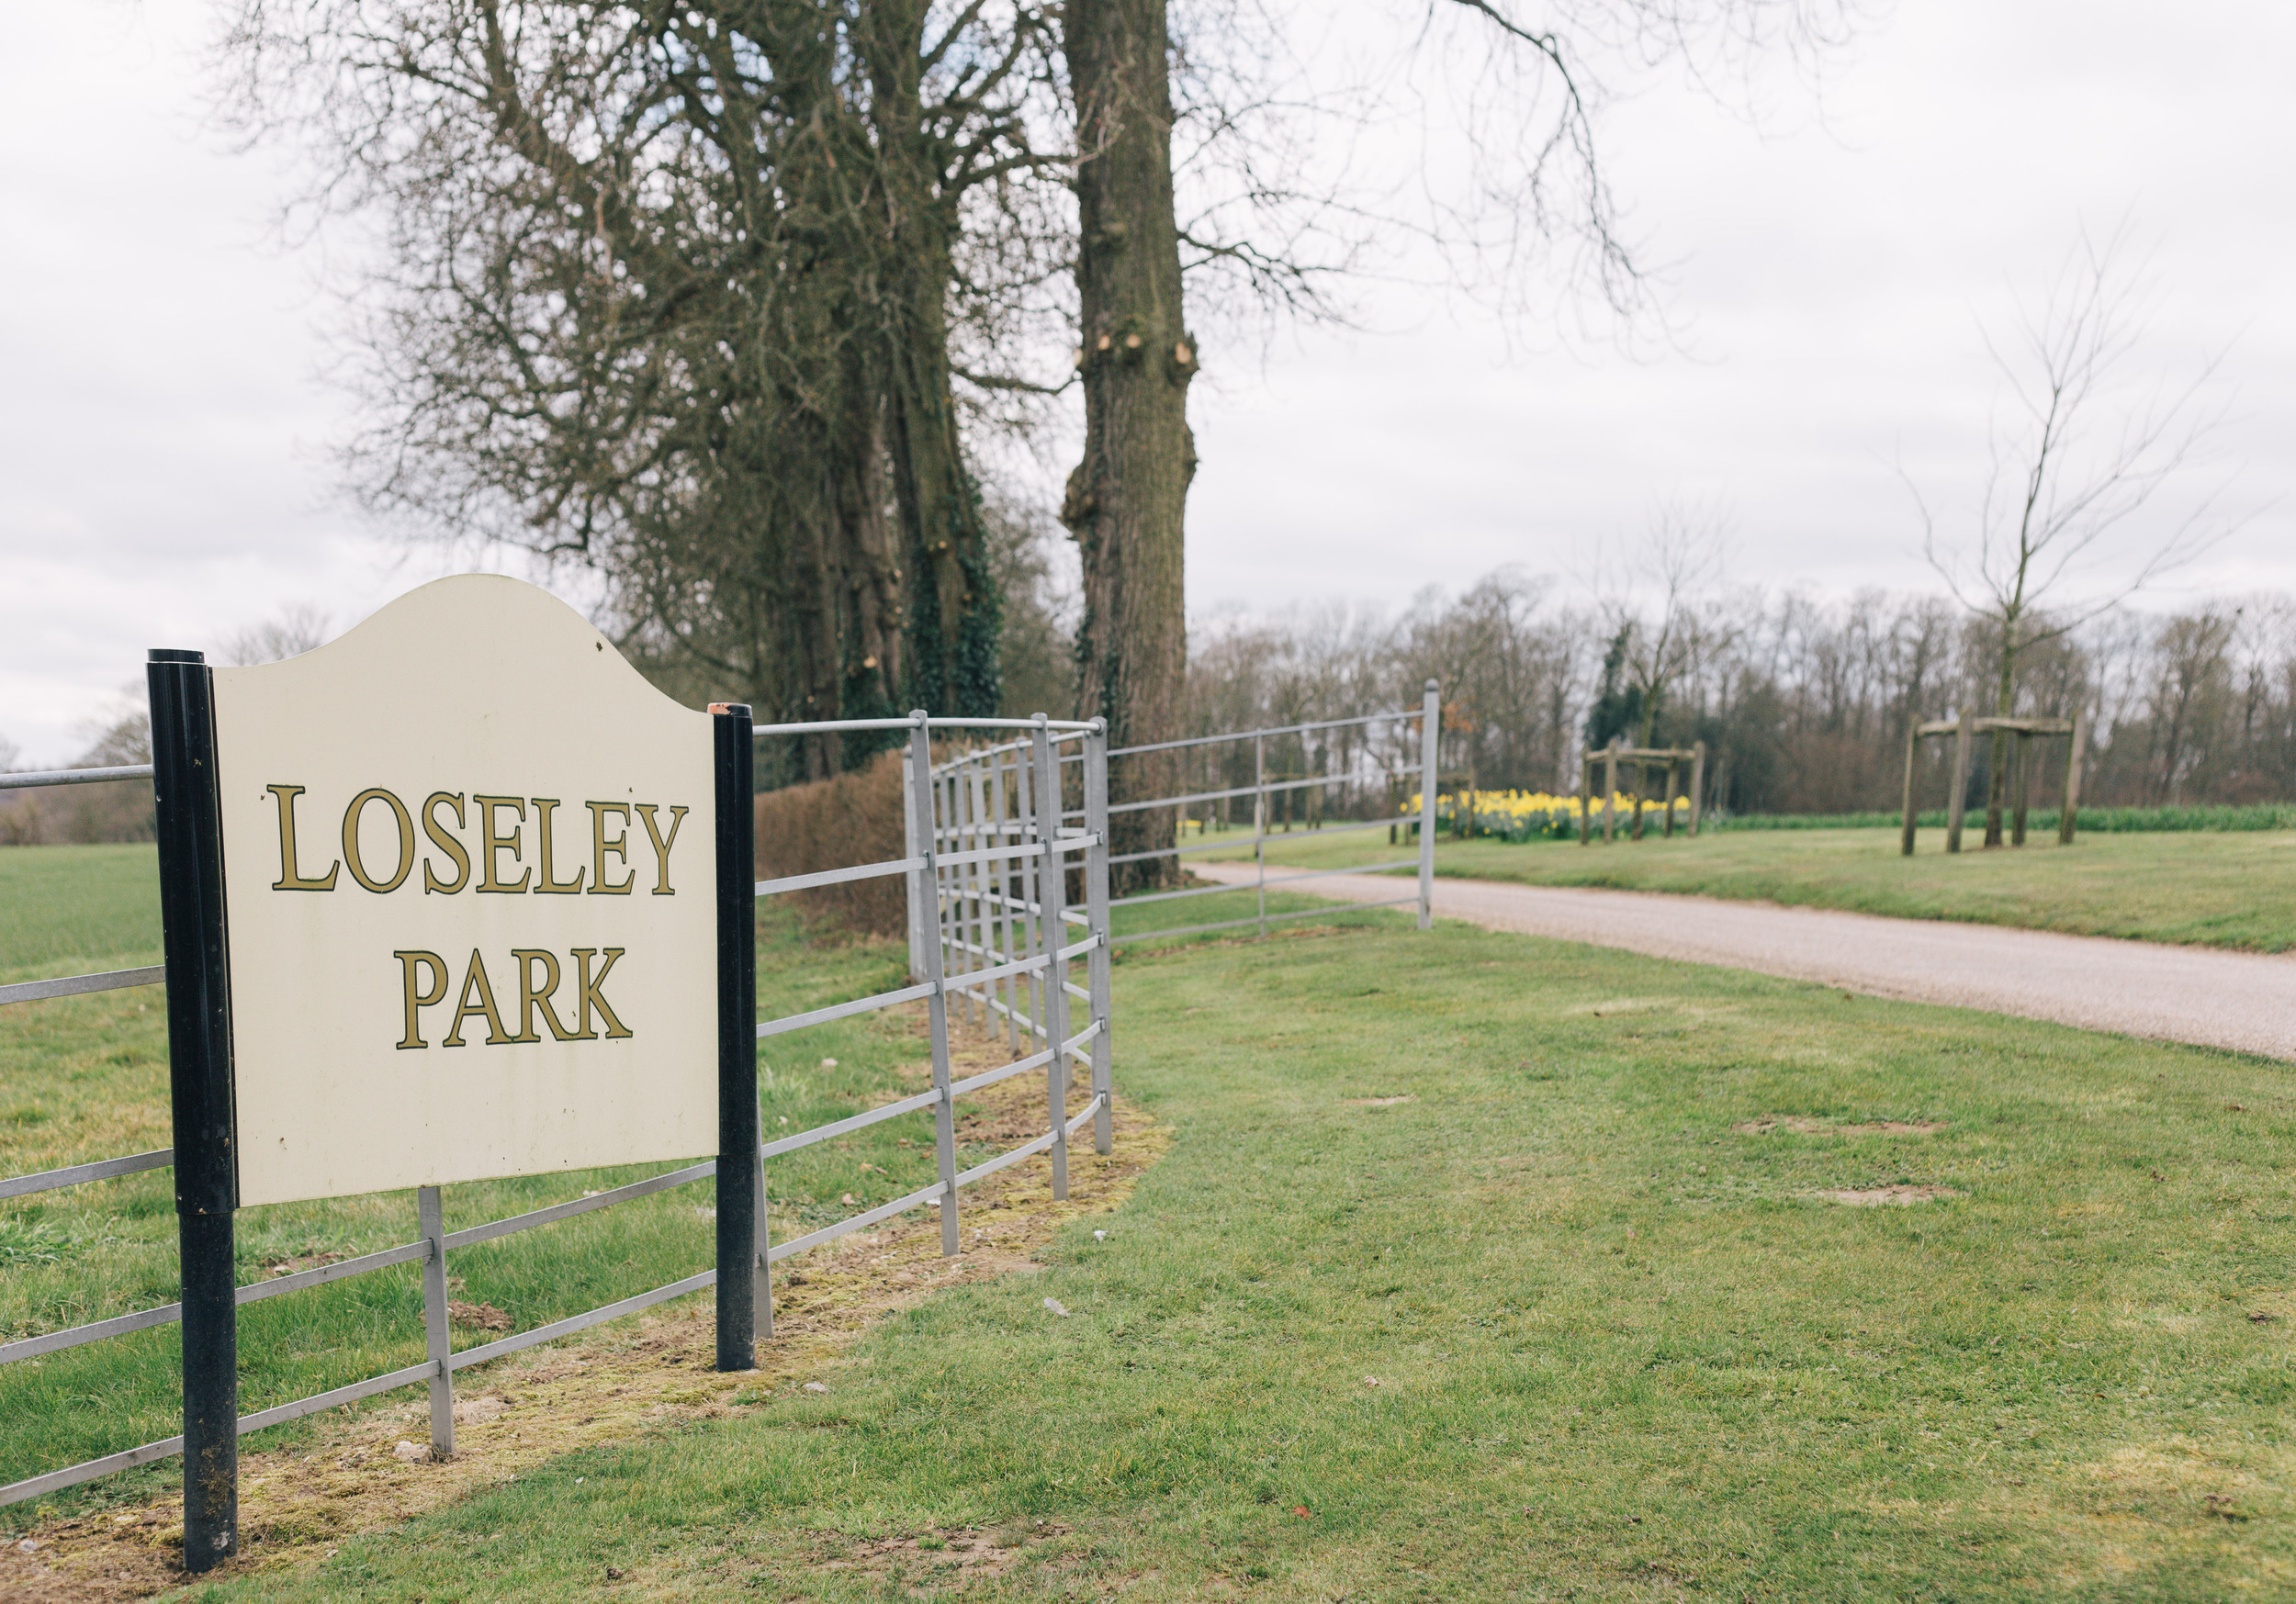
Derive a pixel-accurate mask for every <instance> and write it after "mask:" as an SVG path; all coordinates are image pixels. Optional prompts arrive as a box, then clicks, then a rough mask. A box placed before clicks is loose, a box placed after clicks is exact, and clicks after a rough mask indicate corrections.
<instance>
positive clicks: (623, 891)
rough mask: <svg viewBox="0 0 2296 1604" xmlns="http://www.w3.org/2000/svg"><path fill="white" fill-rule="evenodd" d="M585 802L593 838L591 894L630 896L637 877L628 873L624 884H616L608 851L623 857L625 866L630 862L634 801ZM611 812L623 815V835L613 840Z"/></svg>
mask: <svg viewBox="0 0 2296 1604" xmlns="http://www.w3.org/2000/svg"><path fill="white" fill-rule="evenodd" d="M582 805H583V806H584V807H587V808H588V809H590V839H591V847H592V856H591V866H592V873H591V877H590V894H591V896H593V897H626V896H628V895H629V894H630V887H631V886H632V885H634V884H636V881H637V876H636V875H635V874H625V875H624V876H623V877H622V883H621V884H620V885H615V884H614V883H613V882H612V881H609V880H607V879H606V854H607V853H609V852H611V853H613V855H614V856H615V857H616V858H620V859H622V862H623V865H624V867H625V868H626V867H627V866H628V864H629V861H630V804H629V803H628V802H585V803H583V804H582ZM608 813H620V814H621V815H622V834H621V835H619V836H615V837H613V839H612V840H611V841H610V840H608V839H607V838H606V815H607V814H608Z"/></svg>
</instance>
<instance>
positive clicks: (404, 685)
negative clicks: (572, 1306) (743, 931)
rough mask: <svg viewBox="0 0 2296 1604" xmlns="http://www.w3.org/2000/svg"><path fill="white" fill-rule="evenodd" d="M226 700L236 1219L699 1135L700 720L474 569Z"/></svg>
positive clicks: (221, 746) (630, 1156) (641, 1149)
mask: <svg viewBox="0 0 2296 1604" xmlns="http://www.w3.org/2000/svg"><path fill="white" fill-rule="evenodd" d="M214 695H215V723H216V757H217V788H218V791H219V798H220V802H221V819H222V833H223V876H224V891H225V896H224V901H225V908H226V914H227V919H228V925H229V943H230V966H231V996H232V1043H233V1064H234V1088H235V1099H236V1104H237V1127H238V1133H239V1154H238V1159H239V1187H240V1201H241V1203H242V1204H258V1203H278V1202H285V1201H287V1200H289V1199H294V1198H308V1197H327V1196H341V1195H349V1194H355V1193H364V1192H377V1191H383V1190H387V1189H390V1188H395V1187H404V1186H415V1185H442V1184H445V1183H453V1182H460V1181H469V1180H476V1179H479V1178H481V1177H486V1176H497V1175H512V1174H524V1173H532V1172H540V1171H548V1170H564V1169H578V1168H586V1167H589V1166H592V1165H601V1164H623V1163H635V1162H639V1161H648V1160H657V1159H671V1158H683V1157H688V1156H692V1155H696V1154H704V1153H709V1152H713V1151H715V1149H716V1146H717V1128H716V1118H717V1079H716V1077H717V1060H716V1054H717V1012H716V1011H717V970H716V944H715V938H716V925H715V918H716V906H715V873H716V866H715V856H714V853H715V845H714V843H715V834H716V818H715V801H714V795H715V793H714V789H713V787H714V780H713V768H712V746H711V741H712V736H711V720H710V716H709V715H708V714H707V713H703V712H694V711H692V710H691V709H689V708H684V707H681V706H679V705H678V704H677V703H675V702H673V701H670V699H669V698H667V697H665V696H663V695H662V694H661V693H660V692H659V691H658V690H655V689H654V688H653V687H652V686H651V685H649V684H648V683H647V681H646V680H645V679H643V678H642V677H641V676H640V675H639V674H638V673H637V671H636V669H634V668H632V667H630V666H629V664H627V663H626V662H625V661H624V660H623V658H622V656H621V655H620V654H619V653H617V652H616V651H615V650H614V648H613V645H612V644H611V643H610V642H608V641H607V640H606V638H605V637H604V636H603V635H602V634H599V633H598V631H597V630H596V629H594V628H592V627H591V624H590V623H589V622H588V621H587V620H585V619H583V618H582V617H581V615H580V614H579V613H577V612H575V611H573V610H572V609H570V608H568V606H566V605H565V604H564V603H563V602H561V601H559V600H557V599H556V598H554V597H552V596H551V595H549V594H548V593H547V592H546V591H543V590H540V589H535V587H534V586H531V585H527V584H523V583H522V582H520V581H518V580H516V579H510V578H499V577H494V576H484V575H471V576H466V577H463V578H451V579H441V580H439V581H437V582H436V583H434V584H431V585H426V586H424V587H423V588H422V589H419V590H416V591H413V592H412V593H411V594H409V595H407V596H405V597H403V598H401V599H400V600H397V601H394V602H392V603H391V604H390V605H389V606H388V607H386V608H384V609H383V610H382V611H379V612H377V613H376V614H375V615H374V616H373V617H372V618H370V619H368V620H367V621H366V623H362V624H360V625H359V626H358V627H357V628H355V629H354V630H352V631H351V632H350V633H349V634H346V635H344V636H343V637H342V638H341V639H340V640H337V641H335V642H333V643H332V644H331V645H325V646H321V647H320V648H319V649H318V650H317V651H314V652H310V653H308V654H306V655H305V656H300V657H295V658H290V659H289V660H287V662H284V663H274V664H268V665H265V666H264V667H256V668H218V669H216V670H214Z"/></svg>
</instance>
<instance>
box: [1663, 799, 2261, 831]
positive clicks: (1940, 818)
mask: <svg viewBox="0 0 2296 1604" xmlns="http://www.w3.org/2000/svg"><path fill="white" fill-rule="evenodd" d="M1969 817H1970V819H1971V820H1972V821H1974V822H1975V825H1976V826H1977V827H1978V828H1980V829H1982V828H1983V827H1984V824H1985V814H1984V811H1983V810H1982V809H1977V810H1973V811H1972V812H1971V813H1970V815H1969ZM2062 817H2063V815H2062V814H2060V813H2058V811H2057V810H2056V809H2055V808H2053V807H2051V808H2035V809H2033V810H2032V813H2030V814H2029V815H2027V818H2026V821H2025V822H2026V826H2027V829H2028V832H2029V833H2031V832H2033V831H2041V830H2045V831H2047V832H2048V833H2049V834H2050V835H2052V836H2054V835H2055V834H2056V832H2057V824H2058V821H2059V820H2060V819H2061V818H2062ZM1904 818H1905V815H1904V814H1902V813H1886V812H1874V813H1733V814H1730V815H1728V816H1727V817H1717V816H1716V815H1715V814H1713V813H1708V814H1707V815H1706V820H1705V828H1707V829H1710V830H1847V829H1881V828H1884V827H1887V828H1889V829H1892V830H1895V829H1896V828H1897V827H1898V825H1899V824H1902V823H1903V822H1904ZM1917 822H1918V823H1919V824H1920V826H1921V828H1923V829H1925V830H1941V829H1943V828H1944V827H1945V822H1946V815H1945V810H1944V809H1943V808H1930V809H1927V810H1925V811H1924V812H1922V813H1920V814H1919V818H1918V820H1917ZM2078 823H2079V825H2080V828H2081V829H2082V830H2083V831H2084V832H2086V833H2088V834H2090V835H2107V836H2117V835H2122V834H2126V833H2129V832H2154V831H2162V830H2291V829H2296V806H2290V804H2288V803H2286V802H2259V803H2257V804H2255V805H2253V806H2248V807H2231V806H2224V807H2162V808H2083V809H2082V810H2081V816H2080V819H2079V821H2078Z"/></svg>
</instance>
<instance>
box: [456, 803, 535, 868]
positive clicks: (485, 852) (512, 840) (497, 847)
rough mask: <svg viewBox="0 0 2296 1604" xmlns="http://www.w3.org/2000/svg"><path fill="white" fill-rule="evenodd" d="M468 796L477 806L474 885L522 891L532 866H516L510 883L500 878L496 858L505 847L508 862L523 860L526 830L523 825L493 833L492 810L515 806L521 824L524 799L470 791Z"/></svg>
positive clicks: (523, 812) (523, 816) (523, 813)
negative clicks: (513, 881)
mask: <svg viewBox="0 0 2296 1604" xmlns="http://www.w3.org/2000/svg"><path fill="white" fill-rule="evenodd" d="M470 800H471V802H472V803H473V804H475V805H476V806H477V808H478V874H479V880H478V889H479V890H480V891H482V892H523V891H524V890H525V889H526V881H528V880H529V879H531V878H532V877H533V875H534V870H533V869H520V870H519V871H518V883H517V884H516V885H512V884H510V883H509V882H507V881H504V880H503V879H502V877H501V869H500V866H499V864H498V862H497V858H498V856H499V855H500V854H501V852H502V851H503V850H504V849H505V848H507V849H508V850H509V852H510V855H511V861H512V863H517V862H521V861H523V859H524V858H525V855H526V849H525V847H523V845H522V843H523V840H524V837H525V834H526V832H525V831H524V830H523V829H514V830H512V832H511V833H510V834H509V835H507V836H498V835H496V834H495V833H494V822H495V821H494V811H495V810H496V809H497V808H515V809H516V810H517V812H518V817H519V821H520V823H521V824H523V823H524V821H525V818H526V799H525V798H524V797H523V796H480V795H478V793H477V792H476V791H473V792H472V793H471V797H470Z"/></svg>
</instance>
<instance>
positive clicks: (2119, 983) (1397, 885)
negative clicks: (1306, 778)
mask: <svg viewBox="0 0 2296 1604" xmlns="http://www.w3.org/2000/svg"><path fill="white" fill-rule="evenodd" d="M1194 867H1195V869H1196V872H1197V873H1199V874H1200V875H1202V876H1203V877H1204V878H1205V879H1206V880H1216V881H1225V882H1229V883H1232V884H1246V885H1248V884H1250V883H1251V881H1252V878H1253V870H1252V868H1251V866H1250V865H1249V864H1240V863H1203V864H1198V865H1195V866H1194ZM1286 872H1289V871H1288V870H1287V871H1286ZM1407 884H1409V881H1405V880H1402V879H1401V878H1399V877H1396V876H1392V875H1366V876H1360V877H1357V876H1337V877H1334V878H1332V879H1328V880H1325V879H1322V878H1318V879H1316V880H1314V881H1303V882H1301V883H1300V884H1298V885H1292V886H1286V887H1285V888H1284V889H1285V890H1286V891H1294V890H1299V891H1305V892H1310V893H1311V894H1312V895H1315V896H1322V897H1330V898H1332V899H1334V901H1341V902H1379V901H1382V900H1384V899H1386V898H1388V897H1392V896H1398V895H1402V894H1406V893H1405V892H1402V890H1401V888H1402V887H1403V886H1405V885H1407ZM1435 913H1436V914H1438V915H1440V916H1442V917H1444V918H1448V919H1464V920H1466V921H1467V922H1468V923H1469V924H1471V925H1482V926H1483V927H1484V928H1485V929H1489V930H1513V931H1517V932H1520V933H1521V934H1523V935H1525V936H1550V937H1557V938H1559V939H1561V940H1565V941H1586V942H1592V943H1593V944H1594V945H1595V946H1597V947H1623V948H1626V949H1627V950H1628V951H1630V952H1641V953H1648V954H1649V956H1651V957H1652V958H1671V959H1680V960H1682V961H1683V962H1685V963H1711V964H1720V965H1723V966H1724V967H1726V968H1729V969H1747V970H1756V971H1758V972H1760V973H1761V974H1769V975H1784V976H1786V977H1788V978H1790V979H1793V980H1800V981H1818V982H1820V983H1821V984H1824V985H1829V986H1840V988H1842V989H1843V990H1844V991H1850V992H1862V993H1866V994H1868V995H1871V996H1876V997H1900V998H1904V999H1906V1000H1907V1001H1909V1002H1915V1003H1945V1004H1952V1005H1953V1006H1955V1007H1962V1008H1983V1009H1985V1010H1986V1011H1988V1012H1990V1013H1995V1014H2015V1015H2022V1016H2023V1017H2025V1018H2028V1019H2049V1020H2054V1021H2055V1022H2056V1023H2057V1024H2060V1025H2075V1026H2080V1027H2081V1028H2082V1029H2085V1030H2110V1031H2114V1032H2117V1033H2119V1034H2121V1035H2124V1036H2144V1037H2152V1038H2156V1039H2159V1040H2163V1041H2184V1042H2191V1043H2193V1044H2195V1045H2196V1046H2200V1047H2219V1048H2230V1049H2234V1050H2236V1051H2240V1052H2253V1053H2261V1054H2263V1055H2265V1056H2266V1057H2268V1058H2276V1059H2290V1060H2296V957H2268V956H2265V955H2263V954H2260V953H2247V952H2223V951H2218V950H2216V949H2213V948H2203V947H2163V946H2159V945H2157V944H2155V943H2152V942H2145V941H2114V940H2110V939H2108V938H2105V937H2094V936H2059V935H2056V934H2054V933H2053V932H2050V931H2045V930H2012V929H2008V928H2005V927H2003V926H2000V925H1957V924H1947V923H1944V922H1941V921H1933V920H1927V919H1885V918H1879V917H1876V916H1874V914H1839V913H1834V912H1831V911H1829V910H1826V909H1819V908H1782V907H1778V906H1776V905H1775V904H1773V903H1738V902H1723V901H1720V900H1718V899H1716V898H1713V897H1683V896H1669V895H1665V894H1663V893H1659V892H1615V891H1586V890H1581V889H1576V888H1566V887H1557V886H1526V885H1507V884H1503V883H1500V882H1496V881H1471V880H1437V881H1435Z"/></svg>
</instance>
